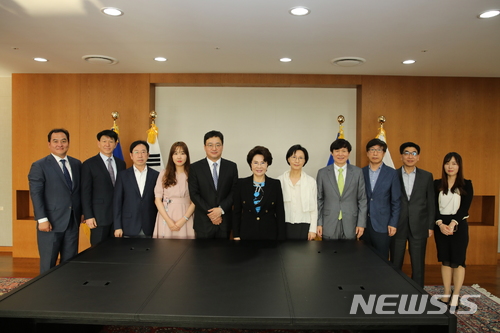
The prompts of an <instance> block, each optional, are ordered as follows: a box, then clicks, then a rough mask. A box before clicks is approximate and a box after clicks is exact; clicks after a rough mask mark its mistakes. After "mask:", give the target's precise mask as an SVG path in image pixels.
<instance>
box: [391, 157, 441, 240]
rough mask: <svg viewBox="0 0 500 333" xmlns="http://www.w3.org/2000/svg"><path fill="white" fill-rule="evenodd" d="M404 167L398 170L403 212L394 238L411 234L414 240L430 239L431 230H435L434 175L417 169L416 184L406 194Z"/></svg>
mask: <svg viewBox="0 0 500 333" xmlns="http://www.w3.org/2000/svg"><path fill="white" fill-rule="evenodd" d="M402 169H403V167H401V168H399V169H397V170H396V172H397V174H398V178H399V181H400V182H401V211H400V215H399V223H398V230H397V231H396V235H395V236H394V237H396V238H399V237H404V238H406V237H407V234H408V233H410V234H411V235H412V236H413V238H417V239H422V238H428V237H429V230H434V216H435V202H434V197H435V195H434V185H433V180H432V174H431V173H430V172H427V171H425V170H422V169H419V168H416V174H415V183H414V184H413V189H412V191H411V194H410V199H408V195H407V194H406V189H405V185H404V183H403V173H402V172H403V171H402Z"/></svg>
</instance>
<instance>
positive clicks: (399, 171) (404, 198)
mask: <svg viewBox="0 0 500 333" xmlns="http://www.w3.org/2000/svg"><path fill="white" fill-rule="evenodd" d="M396 172H397V173H398V178H399V183H400V184H401V194H402V195H401V200H405V201H409V200H408V194H406V187H405V184H404V181H403V167H401V168H399V169H397V170H396ZM413 188H415V185H413ZM412 192H413V189H412ZM410 194H411V193H410Z"/></svg>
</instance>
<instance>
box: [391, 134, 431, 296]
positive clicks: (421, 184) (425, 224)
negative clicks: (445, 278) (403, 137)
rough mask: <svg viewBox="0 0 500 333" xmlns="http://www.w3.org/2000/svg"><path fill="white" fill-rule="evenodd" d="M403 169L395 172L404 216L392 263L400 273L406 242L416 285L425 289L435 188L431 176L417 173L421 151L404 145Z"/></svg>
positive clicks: (407, 144)
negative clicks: (426, 262)
mask: <svg viewBox="0 0 500 333" xmlns="http://www.w3.org/2000/svg"><path fill="white" fill-rule="evenodd" d="M399 152H400V153H401V160H402V161H403V166H402V167H401V168H400V169H398V170H396V171H397V173H398V176H399V180H400V182H401V213H400V215H399V222H398V229H397V232H396V234H395V235H394V237H392V239H391V251H390V258H391V262H392V263H394V265H395V266H396V267H398V268H399V269H401V268H402V267H403V261H404V257H405V250H406V242H408V248H409V251H410V260H411V268H412V276H411V278H412V279H413V281H415V282H416V283H418V284H419V285H420V286H421V287H423V286H424V275H425V274H424V273H425V250H426V246H427V238H428V237H431V236H432V234H433V230H434V211H435V206H434V205H435V203H434V197H435V196H434V188H433V180H432V174H431V173H430V172H427V171H424V170H422V169H418V168H417V167H416V164H417V162H418V160H419V155H420V147H419V146H418V145H417V144H416V143H413V142H405V143H403V144H402V145H401V147H400V148H399Z"/></svg>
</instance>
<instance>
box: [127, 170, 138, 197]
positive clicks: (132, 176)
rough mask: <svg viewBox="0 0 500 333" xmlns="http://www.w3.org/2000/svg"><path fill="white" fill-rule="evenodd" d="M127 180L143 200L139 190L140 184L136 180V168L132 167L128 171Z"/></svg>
mask: <svg viewBox="0 0 500 333" xmlns="http://www.w3.org/2000/svg"><path fill="white" fill-rule="evenodd" d="M127 178H128V183H129V184H130V186H132V187H133V188H134V191H135V193H136V194H137V196H138V197H139V198H141V197H142V196H141V191H140V190H139V184H138V183H137V179H135V173H134V167H133V166H131V167H130V168H128V169H127Z"/></svg>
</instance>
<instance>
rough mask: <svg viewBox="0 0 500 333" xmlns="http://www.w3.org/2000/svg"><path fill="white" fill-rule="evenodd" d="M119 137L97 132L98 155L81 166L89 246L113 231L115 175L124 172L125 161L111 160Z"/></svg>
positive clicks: (84, 212)
mask: <svg viewBox="0 0 500 333" xmlns="http://www.w3.org/2000/svg"><path fill="white" fill-rule="evenodd" d="M117 143H118V134H117V133H116V132H115V131H112V130H104V131H101V132H99V133H97V147H99V154H97V155H96V156H93V157H91V158H89V159H88V160H86V161H85V162H83V164H82V209H83V218H84V219H85V223H86V224H87V226H88V227H89V228H90V244H91V245H92V246H94V245H96V244H98V243H100V242H102V241H104V240H106V239H108V238H110V237H112V236H113V234H114V228H113V192H114V190H115V180H116V176H117V174H118V172H120V171H122V170H125V168H126V165H125V162H124V161H123V160H121V159H119V158H115V157H113V150H114V149H115V148H116V145H117Z"/></svg>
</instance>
